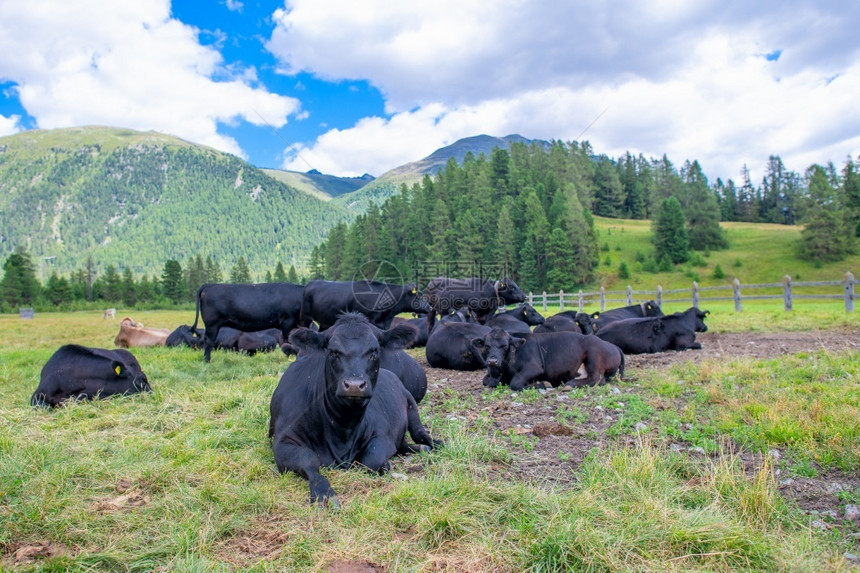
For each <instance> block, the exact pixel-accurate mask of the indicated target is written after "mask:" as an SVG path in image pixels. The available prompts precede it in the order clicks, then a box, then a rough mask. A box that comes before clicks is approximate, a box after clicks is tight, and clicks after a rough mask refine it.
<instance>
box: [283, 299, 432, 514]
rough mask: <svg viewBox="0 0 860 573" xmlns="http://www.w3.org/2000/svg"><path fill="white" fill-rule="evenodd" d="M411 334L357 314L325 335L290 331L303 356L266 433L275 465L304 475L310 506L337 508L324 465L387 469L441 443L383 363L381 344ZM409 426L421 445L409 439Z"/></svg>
mask: <svg viewBox="0 0 860 573" xmlns="http://www.w3.org/2000/svg"><path fill="white" fill-rule="evenodd" d="M414 335H415V333H414V329H413V328H412V327H410V326H405V325H401V326H395V327H394V328H391V329H390V330H385V331H379V330H377V329H375V328H373V327H372V326H371V325H370V323H369V322H368V320H367V318H366V317H364V316H363V315H361V314H358V313H348V314H345V315H343V316H341V318H339V319H338V320H337V322H335V324H334V325H333V326H332V327H331V328H329V329H327V330H326V331H324V332H315V331H313V330H309V329H306V328H300V329H297V330H296V331H295V332H294V333H293V334H291V335H290V343H291V344H292V345H293V346H295V347H297V348H300V349H302V350H303V351H304V354H303V355H302V356H300V357H299V358H298V359H297V360H296V361H295V362H294V363H293V364H292V365H291V366H290V367H289V368H288V369H287V371H286V372H284V375H283V376H282V377H281V381H280V383H279V384H278V387H277V388H276V389H275V392H274V394H273V395H272V402H271V408H270V411H271V420H270V423H269V437H270V438H272V448H273V450H274V455H275V462H276V463H277V465H278V470H279V471H281V472H286V471H293V472H296V473H297V474H299V475H301V476H302V477H304V478H305V479H307V480H308V482H309V487H310V501H311V503H316V504H317V505H319V506H325V505H326V504H329V505H331V506H332V507H334V508H338V507H340V504H339V502H338V499H337V495H336V494H335V492H334V490H333V489H332V488H331V484H329V481H328V480H327V479H326V478H325V477H324V476H323V475H322V474H320V468H321V467H324V466H328V467H338V468H347V467H350V466H353V465H361V466H364V467H366V468H367V469H368V470H370V471H371V472H377V473H383V472H385V471H386V470H388V469H389V468H390V464H389V461H388V460H389V459H390V458H391V457H392V456H394V455H397V454H407V453H413V452H416V451H426V450H430V449H432V448H434V447H436V446H438V445H440V443H439V442H437V441H435V440H433V439H432V438H431V437H430V434H429V433H428V432H427V430H426V429H425V428H424V426H423V425H422V423H421V419H420V418H419V416H418V405H417V404H416V402H415V399H414V398H413V397H412V395H411V394H410V393H409V392H407V391H406V389H405V388H404V387H403V384H402V383H401V382H400V380H398V379H397V377H396V376H395V375H394V374H392V373H391V372H390V371H388V370H386V369H384V368H380V367H379V360H380V353H381V351H382V349H383V348H386V347H399V348H402V347H403V346H404V345H405V344H406V343H407V342H409V341H410V340H412V338H413V337H414ZM407 430H408V431H409V435H410V436H412V439H413V440H415V442H416V443H417V444H419V445H418V446H416V445H413V444H409V443H407V441H406V437H405V434H406V431H407Z"/></svg>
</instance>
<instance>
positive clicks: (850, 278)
mask: <svg viewBox="0 0 860 573" xmlns="http://www.w3.org/2000/svg"><path fill="white" fill-rule="evenodd" d="M854 284H855V281H854V275H853V274H851V273H850V272H847V273H845V277H844V278H843V279H842V280H841V281H806V282H794V281H793V280H792V278H791V277H790V276H789V275H786V276H785V277H783V279H782V282H778V283H764V284H748V285H741V282H740V281H739V280H738V279H735V280H734V281H732V284H731V285H726V286H708V287H700V286H699V284H698V283H696V282H693V286H692V288H689V289H669V290H663V287H661V286H660V285H657V289H656V290H655V291H644V290H633V288H632V287H630V286H628V287H627V289H626V290H606V289H604V288H603V287H601V288H600V290H599V291H592V292H582V291H581V290H580V291H579V292H576V293H569V292H564V291H563V290H562V291H559V292H557V293H547V292H546V291H544V292H542V293H540V294H534V293H531V292H530V293H529V295H528V302H529V304H531V305H532V306H542V307H543V310H544V311H546V310H547V307H548V306H549V305H553V306H558V307H560V308H561V310H564V309H565V306H571V307H573V306H575V307H577V308H578V310H580V311H582V310H583V309H584V308H585V307H586V306H587V305H591V304H599V305H600V310H601V311H603V310H606V303H622V304H625V305H631V304H634V303H635V302H644V301H645V300H651V299H653V300H654V301H655V302H656V303H657V306H660V307H662V306H663V303H664V302H685V301H690V302H691V303H692V305H693V306H694V307H696V308H699V303H700V302H702V301H726V300H733V301H734V303H735V312H741V310H742V308H743V301H745V300H779V299H782V301H783V308H784V309H785V310H786V311H789V310H791V309H792V308H793V306H794V301H795V300H797V299H801V300H813V299H817V300H832V299H843V300H844V301H845V312H854ZM741 286H743V289H744V292H749V291H750V290H756V289H782V292H781V293H780V294H753V295H750V294H744V295H742V294H741ZM831 286H840V287H842V293H841V294H837V293H812V294H800V293H797V292H796V291H797V290H798V289H802V288H806V287H831ZM719 291H729V292H728V294H727V295H725V296H700V293H703V292H707V293H710V292H719ZM681 294H683V295H686V296H684V297H674V298H668V299H667V298H665V295H670V296H671V295H681ZM635 295H644V297H639V298H635ZM620 296H623V298H617V297H620Z"/></svg>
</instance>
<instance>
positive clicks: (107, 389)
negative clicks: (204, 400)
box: [30, 344, 150, 408]
mask: <svg viewBox="0 0 860 573" xmlns="http://www.w3.org/2000/svg"><path fill="white" fill-rule="evenodd" d="M149 391H150V386H149V381H148V380H147V379H146V375H145V374H144V373H143V370H141V368H140V364H139V363H138V361H137V359H136V358H135V357H134V355H133V354H132V353H131V352H129V351H128V350H124V349H121V348H120V349H116V350H107V349H104V348H89V347H86V346H80V345H77V344H67V345H65V346H61V347H60V348H59V349H58V350H57V351H56V352H54V354H53V355H52V356H51V358H49V359H48V361H47V362H46V363H45V365H44V366H43V367H42V374H41V379H40V381H39V386H38V387H37V388H36V391H35V392H34V393H33V396H32V397H31V398H30V404H32V405H33V406H45V407H47V406H50V407H52V408H54V407H56V406H57V405H58V404H60V403H61V402H63V401H64V400H68V399H80V398H84V399H87V400H92V399H93V398H97V397H98V398H106V397H108V396H112V395H114V394H135V393H137V392H149Z"/></svg>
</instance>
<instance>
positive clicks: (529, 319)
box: [516, 303, 546, 326]
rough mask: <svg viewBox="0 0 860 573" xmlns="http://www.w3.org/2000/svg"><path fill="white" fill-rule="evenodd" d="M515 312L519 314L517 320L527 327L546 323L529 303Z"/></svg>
mask: <svg viewBox="0 0 860 573" xmlns="http://www.w3.org/2000/svg"><path fill="white" fill-rule="evenodd" d="M516 312H517V313H518V314H519V316H518V318H519V319H520V320H522V321H523V322H525V323H526V324H528V325H529V326H537V325H538V324H543V323H544V322H546V319H544V317H543V316H542V315H541V314H540V313H539V312H538V311H537V310H535V308H534V307H533V306H532V305H530V304H529V303H525V304H523V305H522V306H519V307H517V310H516Z"/></svg>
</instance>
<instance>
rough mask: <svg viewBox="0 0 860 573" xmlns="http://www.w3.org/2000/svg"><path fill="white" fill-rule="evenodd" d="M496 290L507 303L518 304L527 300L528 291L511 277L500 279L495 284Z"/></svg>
mask: <svg viewBox="0 0 860 573" xmlns="http://www.w3.org/2000/svg"><path fill="white" fill-rule="evenodd" d="M494 286H495V288H496V292H497V293H498V295H499V298H501V299H502V300H503V301H505V304H517V303H520V302H525V301H526V293H524V292H523V291H522V289H521V288H520V287H518V286H517V283H515V282H514V281H512V280H511V279H510V278H504V279H499V280H497V281H496V284H495V285H494Z"/></svg>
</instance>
